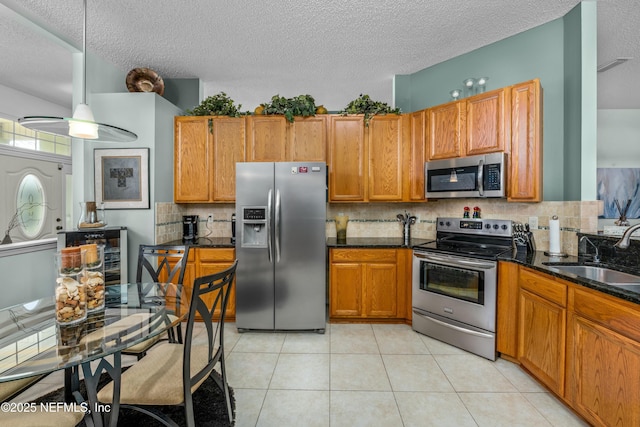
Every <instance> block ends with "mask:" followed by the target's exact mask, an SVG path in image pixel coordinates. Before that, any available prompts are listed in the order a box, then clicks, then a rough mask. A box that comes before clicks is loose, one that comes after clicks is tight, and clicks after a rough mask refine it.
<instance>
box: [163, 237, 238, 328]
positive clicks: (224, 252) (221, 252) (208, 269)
mask: <svg viewBox="0 0 640 427" xmlns="http://www.w3.org/2000/svg"><path fill="white" fill-rule="evenodd" d="M235 259H236V250H235V249H233V248H191V250H190V251H189V256H188V258H187V266H186V268H185V273H184V280H183V284H184V285H183V289H184V291H183V292H184V294H185V295H187V296H189V297H190V296H191V293H192V291H193V280H194V279H195V278H197V277H201V276H207V275H209V274H214V273H218V272H220V271H222V270H224V269H226V268H229V267H231V265H233V261H234V260H235ZM171 267H173V264H172V265H171ZM215 295H216V294H212V295H209V296H208V298H209V299H210V301H211V302H212V301H213V299H215ZM218 315H219V312H217V311H216V312H215V313H214V317H217V316H218ZM235 318H236V287H235V282H234V283H233V285H232V287H231V294H230V295H229V303H228V304H227V314H226V320H228V321H230V322H233V321H235ZM196 320H201V319H200V316H198V315H196Z"/></svg>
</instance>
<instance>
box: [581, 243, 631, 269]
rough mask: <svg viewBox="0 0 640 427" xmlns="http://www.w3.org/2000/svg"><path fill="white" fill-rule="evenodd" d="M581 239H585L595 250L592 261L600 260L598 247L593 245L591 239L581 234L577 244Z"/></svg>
mask: <svg viewBox="0 0 640 427" xmlns="http://www.w3.org/2000/svg"><path fill="white" fill-rule="evenodd" d="M583 240H586V241H587V242H588V243H589V244H590V245H591V246H593V248H594V249H595V250H596V253H595V255H593V262H596V263H597V262H600V253H599V252H598V247H597V246H596V245H594V244H593V242H592V241H591V239H589V238H588V237H587V236H582V237H581V238H580V240H579V241H578V244H579V243H580V242H582V241H583ZM627 245H628V244H627Z"/></svg>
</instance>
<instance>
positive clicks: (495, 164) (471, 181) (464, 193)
mask: <svg viewBox="0 0 640 427" xmlns="http://www.w3.org/2000/svg"><path fill="white" fill-rule="evenodd" d="M424 174H425V196H426V197H427V198H428V199H429V198H432V199H439V198H457V197H460V198H469V197H506V195H507V188H506V185H507V184H506V175H507V154H506V153H491V154H484V155H480V156H469V157H460V158H455V159H446V160H434V161H431V162H426V163H425V166H424Z"/></svg>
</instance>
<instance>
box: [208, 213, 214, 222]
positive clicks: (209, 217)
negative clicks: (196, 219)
mask: <svg viewBox="0 0 640 427" xmlns="http://www.w3.org/2000/svg"><path fill="white" fill-rule="evenodd" d="M207 224H213V215H212V214H209V215H208V216H207Z"/></svg>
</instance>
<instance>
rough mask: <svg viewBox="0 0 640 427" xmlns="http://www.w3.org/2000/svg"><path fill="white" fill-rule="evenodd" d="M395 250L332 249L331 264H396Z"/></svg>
mask: <svg viewBox="0 0 640 427" xmlns="http://www.w3.org/2000/svg"><path fill="white" fill-rule="evenodd" d="M396 254H397V250H396V249H332V250H331V262H344V261H346V262H392V263H395V262H396Z"/></svg>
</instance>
